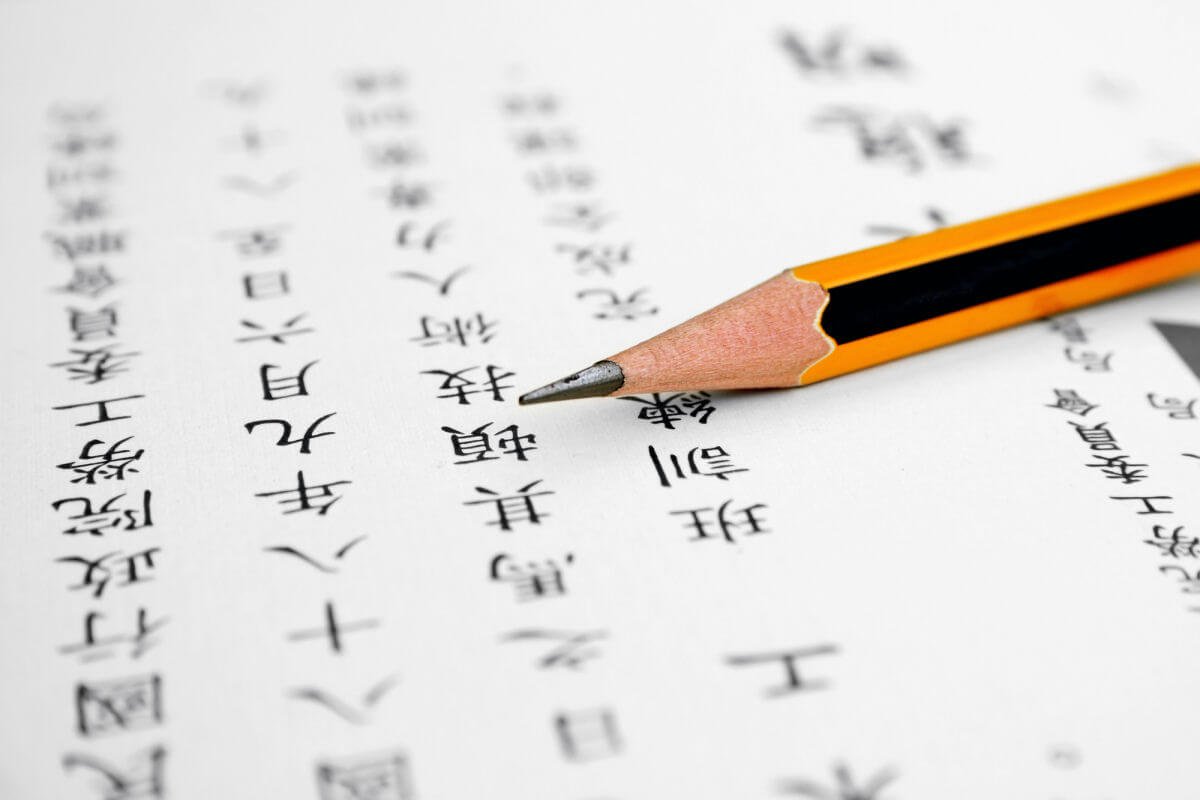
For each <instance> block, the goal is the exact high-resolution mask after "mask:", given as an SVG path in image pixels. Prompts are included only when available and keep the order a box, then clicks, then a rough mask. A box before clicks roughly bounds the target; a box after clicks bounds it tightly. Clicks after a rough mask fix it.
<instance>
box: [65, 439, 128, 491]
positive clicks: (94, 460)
mask: <svg viewBox="0 0 1200 800" xmlns="http://www.w3.org/2000/svg"><path fill="white" fill-rule="evenodd" d="M132 438H133V437H132V436H126V437H125V438H124V439H121V440H120V441H118V442H114V443H113V444H112V446H110V447H109V448H108V449H107V450H105V451H103V452H96V448H97V447H102V446H103V445H104V442H103V440H101V439H92V440H91V441H89V442H88V443H87V444H85V445H84V446H83V450H81V451H80V452H79V460H78V461H67V462H65V463H62V464H58V465H57V466H58V468H59V469H69V470H71V471H72V472H74V473H75V474H76V475H78V476H79V477H78V478H72V479H71V483H86V484H89V485H91V484H94V483H95V482H96V479H97V478H101V479H103V480H106V481H109V480H116V481H123V480H125V474H126V473H127V472H129V473H132V472H140V470H139V469H138V468H137V467H133V466H130V465H131V464H133V462H134V461H137V460H138V459H140V458H141V457H142V454H143V453H144V452H146V451H145V450H137V451H133V450H126V449H124V448H123V447H122V445H124V444H125V443H126V442H128V441H129V440H130V439H132Z"/></svg>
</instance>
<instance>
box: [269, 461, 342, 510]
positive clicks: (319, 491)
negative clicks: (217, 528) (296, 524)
mask: <svg viewBox="0 0 1200 800" xmlns="http://www.w3.org/2000/svg"><path fill="white" fill-rule="evenodd" d="M348 483H350V481H333V482H332V483H318V484H314V485H312V486H309V485H308V484H307V483H305V482H304V471H303V470H300V471H299V472H297V473H296V488H295V489H280V490H278V491H275V492H259V493H257V494H255V495H254V496H255V497H278V496H280V495H283V496H284V499H283V500H280V501H279V505H281V506H286V505H288V504H293V503H294V504H295V506H296V507H295V508H290V509H288V510H287V511H284V512H283V513H284V514H295V513H297V512H300V511H316V512H317V515H318V516H322V517H323V516H325V514H327V513H328V512H329V509H330V508H332V507H333V504H334V503H336V502H337V501H338V500H341V499H342V497H341V495H335V494H334V493H333V487H334V486H343V485H345V484H348ZM289 495H295V497H290V496H289Z"/></svg>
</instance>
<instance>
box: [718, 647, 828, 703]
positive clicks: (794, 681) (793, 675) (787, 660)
mask: <svg viewBox="0 0 1200 800" xmlns="http://www.w3.org/2000/svg"><path fill="white" fill-rule="evenodd" d="M837 652H838V648H837V646H836V645H832V644H819V645H815V646H812V647H798V648H796V649H794V650H779V651H776V652H770V653H755V654H751V655H740V656H726V658H725V663H726V664H728V665H729V666H731V667H744V666H748V665H756V664H767V663H770V662H773V661H778V662H779V663H780V664H782V666H783V671H784V675H785V677H786V681H785V683H784V684H783V685H782V686H772V687H770V688H769V689H767V690H766V692H765V694H766V696H767V697H781V696H783V695H785V694H792V693H793V692H800V691H805V690H808V689H824V688H825V687H826V686H827V685H828V681H824V680H805V679H803V678H802V677H801V676H800V670H799V668H798V667H797V666H796V661H797V659H801V658H811V657H813V656H828V655H833V654H835V653H837Z"/></svg>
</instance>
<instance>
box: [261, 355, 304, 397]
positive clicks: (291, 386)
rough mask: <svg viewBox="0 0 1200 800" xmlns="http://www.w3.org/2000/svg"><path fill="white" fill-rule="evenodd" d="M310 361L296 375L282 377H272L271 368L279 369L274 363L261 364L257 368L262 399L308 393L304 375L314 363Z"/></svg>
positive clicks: (297, 395)
mask: <svg viewBox="0 0 1200 800" xmlns="http://www.w3.org/2000/svg"><path fill="white" fill-rule="evenodd" d="M316 363H317V362H316V361H310V362H308V363H307V364H305V365H304V366H303V367H301V368H300V372H299V373H297V374H296V375H286V376H284V377H282V378H272V377H271V370H273V369H279V366H278V365H276V364H263V365H262V366H260V367H259V368H258V381H259V383H260V384H261V385H262V391H263V400H283V399H285V398H288V397H300V396H304V395H307V394H308V387H307V386H306V385H305V383H304V376H305V374H306V373H307V372H308V370H309V368H310V367H311V366H312V365H313V364H316Z"/></svg>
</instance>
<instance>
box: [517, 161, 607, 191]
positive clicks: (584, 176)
mask: <svg viewBox="0 0 1200 800" xmlns="http://www.w3.org/2000/svg"><path fill="white" fill-rule="evenodd" d="M525 179H526V180H527V181H529V185H530V186H532V187H533V190H534V191H535V192H537V193H538V194H548V193H551V192H586V191H589V190H591V188H592V187H593V185H594V184H595V183H596V176H595V175H594V174H592V171H591V170H590V169H588V168H587V167H585V166H582V165H578V164H575V165H568V166H561V167H559V166H554V165H553V164H546V165H544V166H542V167H540V168H538V169H533V170H528V171H527V172H526V173H525Z"/></svg>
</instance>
